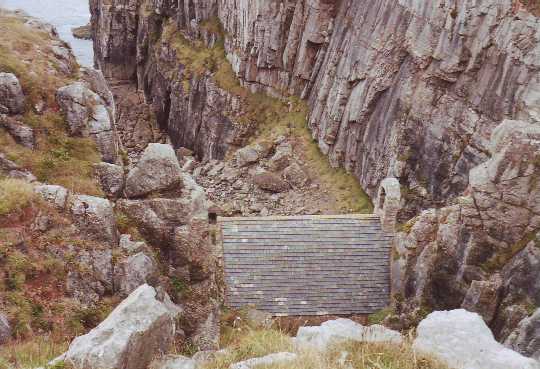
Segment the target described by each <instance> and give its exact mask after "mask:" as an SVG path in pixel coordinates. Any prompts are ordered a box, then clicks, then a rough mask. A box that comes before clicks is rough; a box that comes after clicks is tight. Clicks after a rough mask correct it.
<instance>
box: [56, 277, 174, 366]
mask: <svg viewBox="0 0 540 369" xmlns="http://www.w3.org/2000/svg"><path fill="white" fill-rule="evenodd" d="M176 314H177V312H176V311H175V310H171V309H170V308H169V307H167V305H166V304H164V303H163V302H161V301H159V300H158V299H156V291H155V290H154V289H153V288H152V287H150V286H148V285H143V286H141V287H139V288H137V289H136V290H135V291H133V293H131V295H129V296H128V297H127V298H126V299H125V300H124V301H122V303H121V304H120V305H118V306H117V307H116V309H114V311H113V312H112V313H111V314H110V315H109V316H108V317H107V319H105V320H104V321H103V322H102V323H101V324H99V325H98V326H97V327H96V328H94V329H92V330H91V331H90V332H89V333H88V334H85V335H84V336H80V337H77V338H75V340H74V341H73V342H72V343H71V345H70V346H69V349H68V351H67V353H66V355H65V363H66V364H67V365H68V366H72V367H73V368H74V369H118V368H122V369H146V368H147V367H148V364H150V362H151V361H152V360H153V359H154V358H155V357H156V356H157V355H160V354H163V353H167V351H168V350H169V348H170V346H171V344H172V342H173V338H174V334H175V324H174V319H175V315H176Z"/></svg>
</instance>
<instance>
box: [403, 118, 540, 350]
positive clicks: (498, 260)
mask: <svg viewBox="0 0 540 369" xmlns="http://www.w3.org/2000/svg"><path fill="white" fill-rule="evenodd" d="M489 147H490V153H491V159H490V160H488V161H487V162H485V163H484V164H481V165H479V166H478V167H476V168H474V169H473V170H472V171H471V174H470V186H469V195H467V196H463V197H460V198H458V199H456V201H455V204H454V205H450V206H447V207H443V208H441V209H430V210H426V211H424V212H422V213H421V215H420V216H418V217H417V218H415V219H414V220H413V221H411V222H410V223H412V225H411V226H410V230H407V231H405V232H401V233H398V234H397V236H396V242H397V245H398V246H397V248H396V250H397V251H398V255H397V257H396V258H394V264H395V265H397V264H399V265H400V267H397V269H399V271H398V273H395V275H401V276H402V277H401V281H399V282H398V283H397V284H396V285H395V286H394V287H396V288H395V292H396V293H400V294H402V296H403V297H405V299H406V304H405V306H407V305H409V307H410V306H428V307H430V308H431V309H434V310H443V309H451V308H458V307H460V306H462V304H463V306H464V307H467V308H471V309H472V310H474V311H476V312H478V313H479V314H480V315H482V316H483V317H484V318H485V319H486V321H487V322H488V323H489V324H490V326H491V327H492V328H493V331H494V333H495V336H496V337H497V339H500V340H504V339H505V338H506V337H507V336H508V334H510V332H511V331H512V330H513V329H514V328H515V327H516V325H517V324H518V322H519V321H521V320H522V319H523V318H524V317H525V316H524V314H525V315H526V310H527V306H530V305H531V304H532V305H537V306H538V304H539V303H540V301H539V298H540V290H539V286H538V283H537V282H535V281H537V280H538V278H539V277H540V274H539V273H540V249H539V248H538V247H537V246H536V245H537V244H538V241H537V240H535V239H536V238H537V236H536V234H537V232H538V230H539V228H540V216H539V214H540V208H539V206H540V201H539V199H540V189H539V188H538V186H536V185H535V184H534V183H535V180H534V178H536V177H537V176H538V175H539V174H540V166H539V161H538V158H539V155H540V125H538V124H529V123H525V122H520V121H505V122H504V123H502V124H501V125H500V126H499V127H498V128H497V129H495V130H494V132H493V136H492V140H491V144H490V145H489ZM497 274H499V275H500V279H501V280H502V282H501V281H498V278H499V277H497ZM399 286H401V287H399ZM405 310H407V309H405Z"/></svg>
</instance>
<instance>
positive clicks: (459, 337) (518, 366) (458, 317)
mask: <svg viewBox="0 0 540 369" xmlns="http://www.w3.org/2000/svg"><path fill="white" fill-rule="evenodd" d="M413 347H414V348H415V349H416V350H419V351H421V352H424V353H426V354H428V355H433V356H435V357H436V358H438V359H439V360H441V361H443V362H444V363H446V364H447V365H449V366H450V367H451V368H467V369H486V368H490V369H538V368H540V363H538V362H537V361H535V360H533V359H529V358H526V357H524V356H521V355H520V354H518V353H517V352H515V351H512V350H510V349H507V348H505V347H504V346H502V345H501V344H500V343H498V342H497V341H495V339H494V338H493V334H492V333H491V331H490V330H489V328H488V327H487V325H486V324H485V323H484V321H483V320H482V318H481V317H480V316H479V315H478V314H475V313H470V312H467V311H466V310H462V309H461V310H452V311H436V312H434V313H431V314H430V315H428V316H427V318H426V319H424V320H422V322H420V324H419V326H418V329H417V338H416V339H415V340H414V345H413Z"/></svg>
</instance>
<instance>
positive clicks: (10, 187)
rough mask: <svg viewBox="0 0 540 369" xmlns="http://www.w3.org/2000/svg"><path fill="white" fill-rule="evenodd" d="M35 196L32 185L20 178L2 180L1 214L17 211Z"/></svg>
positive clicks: (0, 189) (28, 203)
mask: <svg viewBox="0 0 540 369" xmlns="http://www.w3.org/2000/svg"><path fill="white" fill-rule="evenodd" d="M34 198H35V193H34V191H33V189H32V186H31V185H30V184H28V183H26V182H24V181H22V180H19V179H12V178H8V179H2V180H0V216H2V215H7V214H11V213H17V212H19V211H21V210H22V209H24V208H25V207H27V206H28V205H30V203H31V202H32V200H33V199H34Z"/></svg>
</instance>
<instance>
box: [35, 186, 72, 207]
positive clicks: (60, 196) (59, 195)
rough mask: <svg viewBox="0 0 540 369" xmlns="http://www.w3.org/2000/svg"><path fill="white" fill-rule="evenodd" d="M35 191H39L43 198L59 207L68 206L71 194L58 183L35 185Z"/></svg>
mask: <svg viewBox="0 0 540 369" xmlns="http://www.w3.org/2000/svg"><path fill="white" fill-rule="evenodd" d="M35 191H36V192H37V193H39V194H40V195H41V197H43V199H45V200H46V201H49V202H50V203H52V204H54V205H55V206H57V207H58V208H59V209H64V208H65V207H66V203H67V199H68V195H69V193H68V190H67V189H66V188H64V187H62V186H57V185H39V186H36V187H35Z"/></svg>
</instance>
